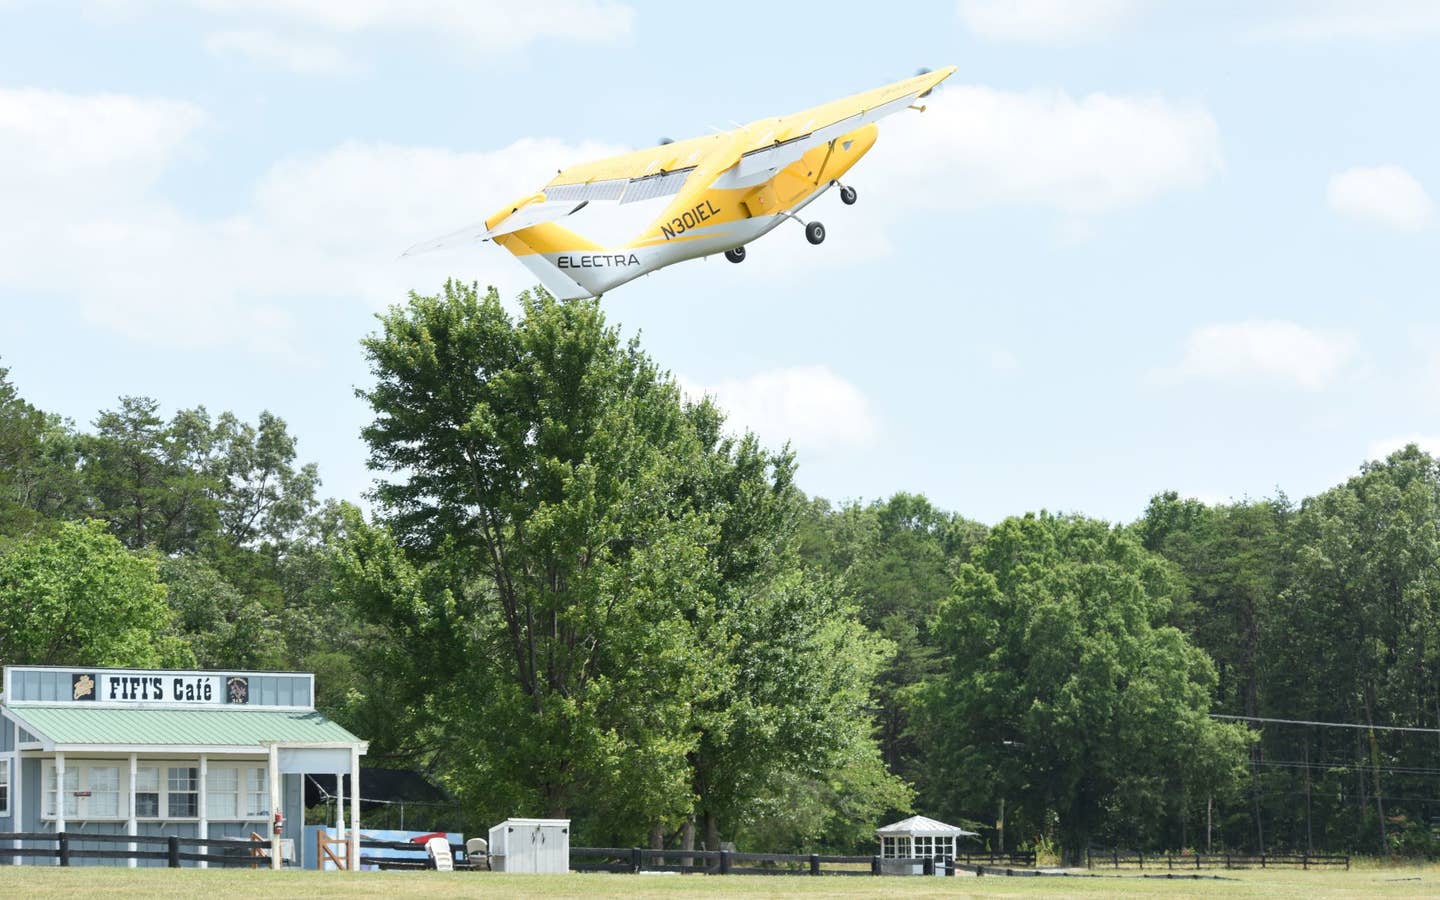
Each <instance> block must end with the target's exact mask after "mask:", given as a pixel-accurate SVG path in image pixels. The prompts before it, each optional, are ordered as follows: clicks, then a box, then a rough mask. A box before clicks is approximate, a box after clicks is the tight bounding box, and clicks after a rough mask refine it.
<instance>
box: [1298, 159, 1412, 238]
mask: <svg viewBox="0 0 1440 900" xmlns="http://www.w3.org/2000/svg"><path fill="white" fill-rule="evenodd" d="M1325 199H1326V201H1327V202H1328V203H1329V204H1330V208H1331V209H1333V210H1334V211H1335V212H1337V213H1340V214H1341V215H1344V216H1349V217H1350V218H1353V219H1359V220H1360V221H1363V222H1370V223H1375V224H1380V225H1387V226H1389V227H1391V228H1398V229H1402V230H1405V231H1416V230H1419V229H1421V228H1424V227H1426V226H1427V225H1429V224H1430V223H1431V222H1432V221H1433V219H1434V217H1435V204H1434V203H1433V202H1432V201H1431V200H1430V195H1429V194H1427V193H1426V192H1425V188H1424V187H1423V186H1422V185H1421V184H1420V182H1418V181H1416V180H1415V176H1413V175H1411V174H1410V173H1409V172H1407V171H1405V170H1404V169H1402V168H1401V167H1399V166H1394V165H1388V166H1372V167H1358V168H1354V169H1347V170H1346V171H1344V172H1341V173H1339V174H1338V175H1334V176H1331V178H1330V185H1329V187H1328V188H1327V189H1326V192H1325Z"/></svg>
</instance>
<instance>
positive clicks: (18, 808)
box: [10, 727, 45, 866]
mask: <svg viewBox="0 0 1440 900" xmlns="http://www.w3.org/2000/svg"><path fill="white" fill-rule="evenodd" d="M20 760H21V756H20V730H19V728H18V727H17V728H16V730H15V753H14V754H13V755H11V757H10V816H11V818H10V824H11V825H12V826H17V827H15V828H14V829H13V830H14V831H16V832H18V831H20V829H19V827H18V826H19V824H20V823H21V822H22V821H24V820H23V819H21V818H20V814H21V812H22V811H23V810H24V809H25V802H24V800H25V798H24V797H23V796H22V789H21V785H22V784H23V783H24V781H25V779H23V778H21V777H20ZM40 787H41V789H42V790H41V794H42V796H43V794H44V790H43V789H44V787H45V786H44V785H41V786H40ZM10 846H11V848H12V849H15V850H19V849H20V848H21V847H23V846H24V844H23V843H22V842H20V841H11V842H10ZM10 862H11V863H13V864H14V865H17V866H23V865H24V864H25V857H23V856H16V857H12V858H11V860H10Z"/></svg>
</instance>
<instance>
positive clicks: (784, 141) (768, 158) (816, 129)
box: [739, 66, 955, 177]
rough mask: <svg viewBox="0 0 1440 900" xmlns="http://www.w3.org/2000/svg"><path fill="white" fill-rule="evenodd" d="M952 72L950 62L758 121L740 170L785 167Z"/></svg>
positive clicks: (903, 104) (909, 100)
mask: <svg viewBox="0 0 1440 900" xmlns="http://www.w3.org/2000/svg"><path fill="white" fill-rule="evenodd" d="M954 72H955V67H954V66H946V67H945V68H943V69H940V70H939V71H937V72H925V73H923V74H920V75H916V76H915V77H913V78H907V79H905V80H904V81H897V82H895V83H894V84H887V85H885V86H884V87H879V88H875V89H874V90H870V91H864V92H862V93H859V94H853V95H851V96H849V97H845V98H843V99H840V100H834V101H831V102H830V103H825V104H822V105H820V106H816V107H813V108H811V109H807V110H804V111H802V112H798V113H794V114H792V115H788V116H781V117H779V118H777V119H773V120H771V121H770V122H766V121H764V120H761V121H760V122H756V123H754V124H752V125H751V126H750V127H749V128H748V129H747V130H748V131H749V133H750V134H752V135H753V136H754V139H753V140H752V141H751V142H750V143H749V144H748V145H747V146H746V147H745V149H744V151H743V153H742V154H741V157H740V165H739V175H740V176H741V177H746V176H749V175H754V174H756V173H759V172H765V171H774V170H777V169H781V168H784V167H785V166H788V165H789V164H790V163H792V162H794V161H795V160H797V159H799V158H800V157H802V156H804V155H805V153H806V151H808V150H810V148H812V147H817V146H819V145H821V144H824V143H826V142H828V141H833V140H835V139H836V138H838V137H840V136H842V135H845V134H849V133H850V132H852V131H854V130H855V129H857V128H859V127H861V126H863V125H868V124H869V123H871V122H874V121H877V120H879V119H883V118H884V117H885V116H888V115H890V114H891V113H896V112H900V111H901V110H903V109H906V108H907V107H909V106H910V105H911V104H912V103H914V102H915V100H916V99H918V98H920V97H923V96H925V95H926V94H928V93H930V91H932V90H934V89H935V86H936V85H938V84H939V83H940V82H942V81H944V80H945V79H946V78H949V77H950V76H951V75H952V74H954ZM762 126H764V127H762ZM757 132H758V133H757Z"/></svg>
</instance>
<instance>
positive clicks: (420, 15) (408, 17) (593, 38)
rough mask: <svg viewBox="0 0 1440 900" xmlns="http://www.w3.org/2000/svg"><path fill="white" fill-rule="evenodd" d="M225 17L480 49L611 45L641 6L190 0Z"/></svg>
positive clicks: (577, 1) (597, 0)
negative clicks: (428, 37)
mask: <svg viewBox="0 0 1440 900" xmlns="http://www.w3.org/2000/svg"><path fill="white" fill-rule="evenodd" d="M186 2H187V3H189V4H190V5H191V6H195V7H198V8H200V9H202V10H206V11H209V12H212V13H216V14H219V15H227V16H236V17H245V18H247V19H252V20H253V19H256V18H268V19H273V20H277V21H283V22H286V23H289V24H294V25H301V26H306V27H311V28H319V29H325V30H329V31H334V32H345V33H356V32H364V31H395V30H407V31H422V32H430V33H432V34H437V35H440V36H442V37H446V38H453V39H456V40H459V41H461V42H462V43H464V44H465V45H466V46H468V47H470V48H473V49H486V50H501V49H513V48H516V47H521V46H524V45H525V44H529V43H531V42H532V41H535V40H537V39H541V38H559V39H564V40H571V41H579V42H586V43H604V42H609V41H614V40H618V39H620V38H623V37H626V36H628V35H629V34H630V32H631V28H632V27H633V24H634V19H635V10H634V8H632V7H630V6H628V5H626V4H623V3H618V2H615V0H467V2H463V3H457V2H454V0H186Z"/></svg>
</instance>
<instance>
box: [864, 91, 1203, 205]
mask: <svg viewBox="0 0 1440 900" xmlns="http://www.w3.org/2000/svg"><path fill="white" fill-rule="evenodd" d="M926 102H927V104H928V107H929V108H928V109H927V111H926V112H925V113H924V114H923V115H914V114H909V115H905V116H902V117H897V120H895V121H894V127H893V128H889V129H887V130H888V132H889V133H887V134H885V135H883V136H882V139H881V140H882V142H884V143H887V144H894V145H897V146H903V147H904V151H903V153H898V154H895V155H894V156H893V158H892V159H891V160H890V165H889V167H888V168H889V169H890V171H889V172H887V173H885V174H886V175H887V180H888V181H889V182H890V186H891V187H893V188H895V189H898V190H901V191H904V192H905V193H906V195H907V196H906V199H907V200H908V201H909V202H910V203H912V204H914V205H917V206H928V207H938V208H943V209H950V210H953V209H956V208H959V209H966V208H976V207H985V206H1036V207H1045V208H1051V209H1055V210H1059V211H1061V212H1065V213H1072V214H1094V213H1102V212H1108V211H1111V210H1115V209H1120V208H1123V207H1128V206H1135V205H1137V204H1141V203H1144V202H1147V201H1149V200H1152V199H1154V198H1155V197H1158V196H1160V195H1161V194H1164V193H1167V192H1170V191H1174V190H1179V189H1185V188H1193V187H1196V186H1198V185H1200V184H1203V183H1204V182H1205V181H1206V180H1208V179H1209V178H1210V177H1211V176H1212V175H1214V174H1215V173H1217V172H1218V171H1220V170H1221V169H1222V168H1223V159H1222V155H1221V152H1220V136H1219V129H1218V128H1217V126H1216V124H1215V120H1214V119H1213V118H1212V117H1211V116H1210V114H1209V112H1207V111H1206V110H1205V109H1204V108H1203V107H1199V106H1194V105H1190V104H1177V103H1172V102H1170V101H1167V100H1165V99H1163V98H1159V97H1116V96H1111V95H1109V94H1100V93H1097V94H1089V95H1086V96H1084V97H1081V98H1079V99H1076V98H1074V97H1072V96H1070V95H1069V94H1067V93H1064V92H1063V91H1036V92H1029V93H1015V92H1011V91H1000V90H995V89H992V88H986V87H974V86H964V85H962V86H957V87H953V88H948V89H942V90H941V91H939V92H937V93H936V94H935V96H934V97H933V98H930V99H928V100H927V101H926ZM889 124H890V123H888V122H887V123H886V125H889ZM861 166H864V163H863V162H862V163H861ZM862 171H864V170H862ZM868 174H870V173H868V172H867V173H866V175H868ZM860 177H866V176H865V175H862V176H860Z"/></svg>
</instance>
